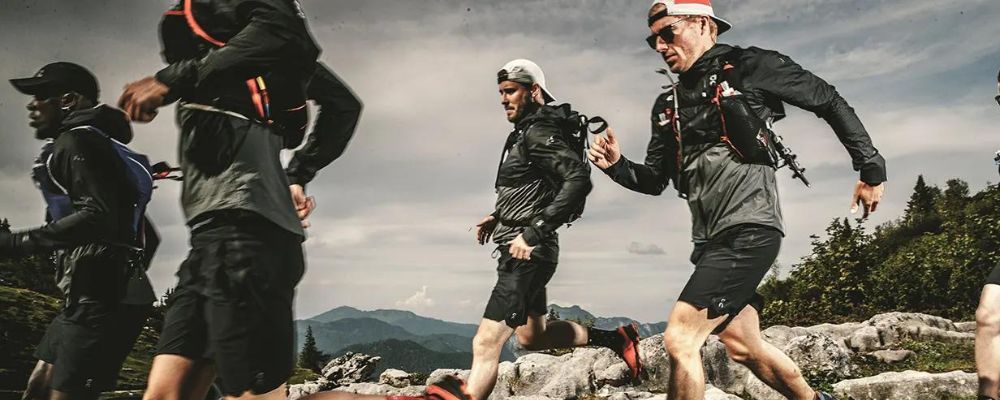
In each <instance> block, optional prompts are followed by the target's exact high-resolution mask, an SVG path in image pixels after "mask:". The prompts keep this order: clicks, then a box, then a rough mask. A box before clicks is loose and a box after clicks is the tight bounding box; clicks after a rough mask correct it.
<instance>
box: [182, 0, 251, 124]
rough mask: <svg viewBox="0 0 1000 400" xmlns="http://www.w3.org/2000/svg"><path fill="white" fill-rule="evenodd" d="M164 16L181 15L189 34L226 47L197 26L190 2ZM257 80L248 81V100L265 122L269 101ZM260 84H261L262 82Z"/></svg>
mask: <svg viewBox="0 0 1000 400" xmlns="http://www.w3.org/2000/svg"><path fill="white" fill-rule="evenodd" d="M166 14H167V15H183V16H184V18H185V19H186V20H187V24H188V27H190V28H191V32H194V34H195V35H198V37H200V38H202V39H204V40H205V41H206V42H209V43H211V44H213V45H215V46H218V47H223V46H225V45H226V43H225V42H222V41H221V40H218V39H216V38H214V37H212V35H209V34H208V32H206V31H205V29H203V28H202V27H201V25H199V24H198V20H196V19H195V18H194V10H193V9H192V8H191V0H184V9H183V10H180V11H176V10H171V11H167V13H166ZM258 78H260V77H257V78H251V79H248V80H247V87H248V88H249V89H250V100H251V101H252V102H253V106H254V108H255V109H256V110H257V115H260V117H261V118H262V119H264V121H267V119H268V115H267V114H268V113H267V111H266V110H265V108H266V107H267V105H268V104H270V99H268V98H267V92H266V91H263V93H262V88H260V87H259V86H258V85H257V79H258ZM261 82H262V83H263V80H262V81H261Z"/></svg>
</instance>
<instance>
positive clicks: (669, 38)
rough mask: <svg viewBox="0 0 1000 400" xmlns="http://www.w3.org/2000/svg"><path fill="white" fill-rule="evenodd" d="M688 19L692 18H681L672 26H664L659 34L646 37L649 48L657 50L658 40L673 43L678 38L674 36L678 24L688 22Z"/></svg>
mask: <svg viewBox="0 0 1000 400" xmlns="http://www.w3.org/2000/svg"><path fill="white" fill-rule="evenodd" d="M688 18H691V17H690V16H687V17H684V18H681V19H679V20H677V21H674V22H673V23H671V24H670V25H667V26H664V27H663V29H660V31H659V32H656V33H654V34H651V35H649V36H647V37H646V44H648V45H649V48H651V49H653V50H656V38H660V39H663V43H667V44H670V43H673V41H674V37H675V36H677V35H675V34H674V26H675V25H677V24H679V23H681V22H682V21H685V20H687V19H688Z"/></svg>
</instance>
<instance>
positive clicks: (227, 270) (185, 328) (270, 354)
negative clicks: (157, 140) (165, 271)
mask: <svg viewBox="0 0 1000 400" xmlns="http://www.w3.org/2000/svg"><path fill="white" fill-rule="evenodd" d="M160 38H161V41H162V45H163V52H162V54H163V57H164V59H165V61H166V63H167V64H168V65H167V66H166V67H165V68H163V69H161V70H160V71H158V72H157V73H156V74H155V76H149V77H146V78H144V79H141V80H139V81H136V82H133V83H131V84H129V85H128V86H126V88H125V91H124V92H123V93H122V96H121V98H120V99H119V104H120V105H121V107H122V109H124V110H125V111H126V112H127V113H128V114H129V115H130V116H131V117H132V119H133V120H135V121H141V122H148V121H150V120H152V119H153V118H154V117H155V116H156V114H157V109H158V108H159V107H161V106H163V105H165V104H169V103H171V102H174V101H178V104H177V122H178V125H179V128H180V131H181V132H180V149H181V151H180V157H179V158H180V167H181V170H182V172H183V175H184V181H183V189H182V195H181V204H182V206H183V209H184V213H185V216H186V218H187V223H188V226H189V228H190V230H191V251H190V253H189V254H188V258H187V259H186V260H185V261H184V263H183V264H182V265H181V266H180V268H179V270H178V273H177V276H178V285H177V290H176V292H175V293H174V297H173V298H172V301H171V304H170V308H169V309H168V310H167V315H166V318H165V321H164V328H163V333H162V334H161V336H160V342H159V344H158V346H157V355H156V357H155V358H154V360H153V366H152V369H151V371H150V377H149V385H148V388H147V390H146V392H145V398H147V399H161V398H182V399H197V398H203V397H204V396H205V393H206V392H207V391H208V390H209V387H210V386H211V384H212V382H213V381H216V378H218V379H217V380H218V384H219V387H220V388H221V390H222V392H223V394H224V395H225V396H227V397H230V398H237V397H239V398H257V397H261V398H284V397H285V382H286V380H287V379H288V378H289V377H290V376H291V374H292V370H293V367H294V364H295V349H294V341H295V326H294V322H293V304H294V295H295V287H296V285H297V284H298V282H299V280H300V279H301V277H302V274H303V273H304V269H305V261H304V255H303V252H302V242H303V241H304V240H305V231H304V228H305V227H307V226H308V222H307V217H308V216H309V214H310V213H311V212H312V211H313V209H314V208H315V202H314V200H313V199H312V198H311V197H307V196H306V184H307V183H308V182H310V181H311V180H312V179H313V178H314V177H315V175H316V173H317V171H319V170H320V169H321V168H323V167H325V166H326V165H328V164H329V163H331V162H333V160H335V159H336V158H338V157H339V156H340V155H341V154H343V151H344V149H345V148H346V146H347V143H348V141H349V140H350V138H351V137H352V135H353V133H354V129H355V127H356V126H357V122H358V118H359V116H360V113H361V102H360V101H359V100H358V98H357V97H356V96H355V95H354V94H353V93H352V92H351V90H350V89H349V88H348V87H347V85H345V84H344V83H343V82H342V81H341V80H340V79H339V78H338V77H337V76H336V75H335V74H334V73H333V72H332V71H330V70H329V69H328V68H327V67H326V66H324V65H323V64H322V63H319V62H318V61H317V59H318V56H319V54H320V49H319V46H318V45H317V44H316V42H315V41H314V40H313V37H312V35H311V34H310V32H309V29H308V26H307V22H306V16H305V14H304V13H303V11H302V9H301V7H299V4H298V2H297V1H294V0H180V1H178V2H177V4H176V5H174V6H173V7H171V8H170V9H169V10H168V11H167V12H166V13H165V14H164V16H163V19H162V21H161V24H160ZM307 100H313V101H315V103H316V104H317V105H318V106H319V109H320V110H319V115H318V116H317V118H316V121H315V124H314V125H313V131H312V132H311V133H310V134H309V135H308V138H307V139H305V144H303V145H302V146H301V148H299V149H298V150H297V151H296V152H295V153H294V155H293V157H292V160H291V162H290V163H289V165H288V167H287V169H285V168H282V165H281V160H280V158H279V153H280V151H281V150H282V149H293V148H296V147H299V145H300V143H301V142H302V141H303V138H304V137H305V130H306V127H307V125H308V122H309V119H308V116H307V110H308V107H307V105H306V102H307Z"/></svg>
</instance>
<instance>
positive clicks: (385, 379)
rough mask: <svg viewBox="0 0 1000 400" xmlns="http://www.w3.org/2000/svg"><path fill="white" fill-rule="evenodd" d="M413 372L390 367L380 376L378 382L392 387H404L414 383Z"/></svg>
mask: <svg viewBox="0 0 1000 400" xmlns="http://www.w3.org/2000/svg"><path fill="white" fill-rule="evenodd" d="M413 378H414V377H413V374H411V373H409V372H406V371H400V370H398V369H392V368H389V369H387V370H385V371H383V372H382V374H381V375H379V377H378V383H380V384H383V385H389V386H392V387H397V388H403V387H407V386H410V385H412V384H413V381H414V380H415V379H413Z"/></svg>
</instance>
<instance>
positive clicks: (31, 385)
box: [21, 360, 52, 400]
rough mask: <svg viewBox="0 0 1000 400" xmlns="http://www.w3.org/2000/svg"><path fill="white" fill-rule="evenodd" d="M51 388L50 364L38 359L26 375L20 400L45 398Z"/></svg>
mask: <svg viewBox="0 0 1000 400" xmlns="http://www.w3.org/2000/svg"><path fill="white" fill-rule="evenodd" d="M51 390H52V364H49V363H47V362H45V361H42V360H38V363H37V364H35V369H34V370H32V371H31V376H29V377H28V384H27V386H26V387H25V389H24V394H23V395H21V400H47V399H48V398H49V392H50V391H51Z"/></svg>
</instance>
